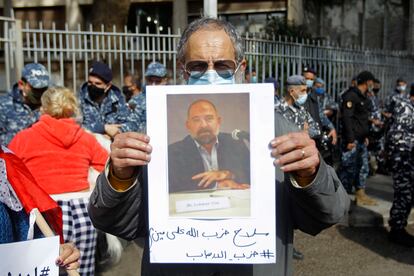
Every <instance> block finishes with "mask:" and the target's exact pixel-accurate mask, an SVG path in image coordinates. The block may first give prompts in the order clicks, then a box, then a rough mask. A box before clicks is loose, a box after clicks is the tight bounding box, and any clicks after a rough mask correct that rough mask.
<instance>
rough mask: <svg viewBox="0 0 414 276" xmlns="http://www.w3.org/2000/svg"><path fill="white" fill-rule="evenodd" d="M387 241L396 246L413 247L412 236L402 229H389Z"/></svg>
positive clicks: (413, 238)
mask: <svg viewBox="0 0 414 276" xmlns="http://www.w3.org/2000/svg"><path fill="white" fill-rule="evenodd" d="M388 239H389V240H390V241H391V242H393V243H396V244H399V245H402V246H406V247H414V236H412V235H410V234H409V233H408V232H407V231H406V230H405V229H404V228H402V229H393V228H391V231H390V233H389V234H388Z"/></svg>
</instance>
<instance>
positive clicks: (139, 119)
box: [128, 90, 147, 133]
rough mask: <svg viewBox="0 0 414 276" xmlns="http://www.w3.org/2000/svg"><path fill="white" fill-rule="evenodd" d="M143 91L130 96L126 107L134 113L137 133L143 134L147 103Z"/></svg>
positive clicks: (145, 127)
mask: <svg viewBox="0 0 414 276" xmlns="http://www.w3.org/2000/svg"><path fill="white" fill-rule="evenodd" d="M146 102H147V101H146V93H145V90H143V92H141V93H140V94H138V95H135V96H132V97H131V99H130V100H129V101H128V106H129V108H130V109H131V111H132V113H134V116H135V120H136V123H137V125H138V132H142V133H145V132H146V130H147V103H146Z"/></svg>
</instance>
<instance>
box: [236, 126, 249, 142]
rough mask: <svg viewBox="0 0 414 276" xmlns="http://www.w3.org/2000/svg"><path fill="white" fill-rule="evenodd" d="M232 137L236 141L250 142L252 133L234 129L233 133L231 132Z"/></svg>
mask: <svg viewBox="0 0 414 276" xmlns="http://www.w3.org/2000/svg"><path fill="white" fill-rule="evenodd" d="M231 137H232V138H233V139H234V140H237V141H238V140H247V141H249V142H250V133H248V132H247V131H244V130H240V129H237V128H236V129H234V130H233V131H232V132H231Z"/></svg>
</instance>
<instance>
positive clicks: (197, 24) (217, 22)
mask: <svg viewBox="0 0 414 276" xmlns="http://www.w3.org/2000/svg"><path fill="white" fill-rule="evenodd" d="M201 29H213V30H214V29H217V30H224V31H225V32H226V34H227V35H228V36H229V37H230V40H231V42H232V43H233V47H234V52H235V58H236V61H237V62H240V61H242V60H243V56H244V49H243V42H242V39H241V36H240V34H239V33H238V32H237V30H236V28H235V27H234V26H233V25H232V24H230V23H229V22H227V21H224V20H221V19H217V18H211V17H202V18H200V19H197V20H195V21H193V22H191V23H190V24H189V25H188V26H187V28H186V29H185V30H184V32H183V34H182V35H181V38H180V41H179V42H178V46H177V59H178V62H180V63H182V64H184V63H185V52H186V46H187V42H188V39H189V38H190V36H191V35H192V34H193V33H195V32H197V31H198V30H201Z"/></svg>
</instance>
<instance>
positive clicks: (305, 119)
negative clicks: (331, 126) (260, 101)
mask: <svg viewBox="0 0 414 276" xmlns="http://www.w3.org/2000/svg"><path fill="white" fill-rule="evenodd" d="M275 110H276V112H279V113H280V114H282V115H283V117H285V118H286V119H288V120H289V121H291V122H292V123H294V124H295V125H296V126H297V127H299V128H300V129H302V130H303V129H304V126H305V123H307V124H308V127H309V129H308V133H309V136H310V137H311V138H314V137H317V136H320V135H321V130H320V128H319V125H318V124H317V123H316V122H315V121H314V120H313V119H312V116H311V115H310V114H309V112H307V111H306V110H305V108H304V107H303V106H299V107H298V106H297V105H288V104H287V102H286V101H285V100H284V99H281V100H280V101H279V102H278V103H275Z"/></svg>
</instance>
